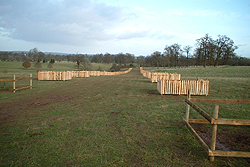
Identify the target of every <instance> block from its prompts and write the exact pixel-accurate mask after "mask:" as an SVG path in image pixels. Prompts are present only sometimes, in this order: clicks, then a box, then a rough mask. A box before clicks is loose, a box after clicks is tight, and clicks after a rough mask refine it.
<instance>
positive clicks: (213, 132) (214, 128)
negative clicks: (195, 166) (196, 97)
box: [210, 105, 219, 162]
mask: <svg viewBox="0 0 250 167" xmlns="http://www.w3.org/2000/svg"><path fill="white" fill-rule="evenodd" d="M218 113H219V105H215V106H214V113H213V118H214V119H218ZM216 134H217V124H213V130H212V139H211V150H212V151H214V150H215V144H216ZM210 161H211V162H213V161H214V156H211V157H210Z"/></svg>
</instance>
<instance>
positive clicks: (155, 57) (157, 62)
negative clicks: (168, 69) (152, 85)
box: [152, 51, 161, 69]
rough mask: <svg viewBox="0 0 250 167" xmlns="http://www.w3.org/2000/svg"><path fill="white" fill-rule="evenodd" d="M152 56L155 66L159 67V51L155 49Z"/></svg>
mask: <svg viewBox="0 0 250 167" xmlns="http://www.w3.org/2000/svg"><path fill="white" fill-rule="evenodd" d="M152 57H153V58H154V61H155V62H156V65H157V68H158V69H159V66H160V59H161V52H159V51H155V52H154V53H153V54H152Z"/></svg>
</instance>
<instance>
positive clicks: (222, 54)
mask: <svg viewBox="0 0 250 167" xmlns="http://www.w3.org/2000/svg"><path fill="white" fill-rule="evenodd" d="M218 37H219V38H218V39H217V40H215V50H216V61H215V64H214V65H215V66H218V65H219V61H220V59H221V58H222V64H224V65H226V64H227V63H228V61H229V59H232V58H233V57H234V56H235V53H234V51H235V50H236V49H238V47H237V46H234V41H233V40H232V39H230V38H229V37H227V36H226V35H218Z"/></svg>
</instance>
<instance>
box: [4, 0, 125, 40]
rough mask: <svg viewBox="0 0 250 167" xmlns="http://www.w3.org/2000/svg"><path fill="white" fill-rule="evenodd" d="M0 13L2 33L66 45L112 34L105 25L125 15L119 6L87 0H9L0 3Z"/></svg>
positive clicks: (24, 38)
mask: <svg viewBox="0 0 250 167" xmlns="http://www.w3.org/2000/svg"><path fill="white" fill-rule="evenodd" d="M20 2H22V3H20ZM27 4H28V5H27ZM0 13H1V17H0V28H1V34H2V35H3V34H4V35H7V36H9V37H10V38H12V39H19V40H25V41H32V42H40V43H58V44H69V45H81V44H83V43H84V44H88V43H89V44H91V43H92V42H94V41H99V40H108V39H109V38H112V36H111V35H110V34H107V33H106V29H107V28H108V27H110V26H111V27H112V26H115V25H116V24H117V23H119V21H120V20H121V19H122V16H123V15H126V14H124V12H123V9H122V8H121V7H116V6H108V5H106V4H104V3H92V2H91V1H90V0H85V1H77V0H74V1H70V0H66V1H60V0H57V1H49V0H48V1H27V0H24V1H18V0H16V1H14V0H12V1H9V3H6V2H5V4H2V5H1V7H0Z"/></svg>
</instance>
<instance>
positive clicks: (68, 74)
mask: <svg viewBox="0 0 250 167" xmlns="http://www.w3.org/2000/svg"><path fill="white" fill-rule="evenodd" d="M131 70H132V68H129V69H128V70H126V71H120V72H106V71H39V72H38V80H47V81H66V80H71V79H72V78H74V77H76V78H85V77H90V76H101V75H120V74H127V73H128V72H130V71H131Z"/></svg>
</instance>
